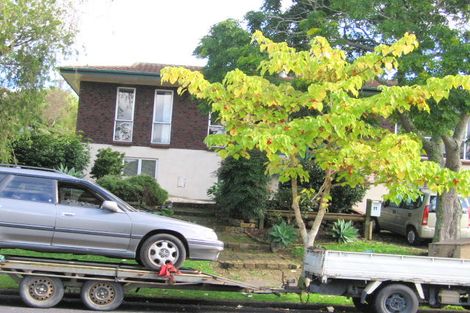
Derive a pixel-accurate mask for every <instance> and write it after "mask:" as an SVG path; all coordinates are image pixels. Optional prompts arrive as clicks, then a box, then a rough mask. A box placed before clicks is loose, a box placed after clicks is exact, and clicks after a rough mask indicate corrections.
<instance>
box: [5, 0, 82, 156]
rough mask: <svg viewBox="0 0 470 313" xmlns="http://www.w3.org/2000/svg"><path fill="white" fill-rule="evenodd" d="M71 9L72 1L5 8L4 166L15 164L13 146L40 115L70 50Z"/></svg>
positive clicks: (25, 2) (16, 2) (11, 1)
mask: <svg viewBox="0 0 470 313" xmlns="http://www.w3.org/2000/svg"><path fill="white" fill-rule="evenodd" d="M68 8H70V5H68V4H67V0H64V1H58V0H2V1H1V2H0V132H1V134H2V139H1V140H0V161H3V162H4V161H9V160H10V159H11V158H12V156H11V153H10V152H11V148H12V147H11V143H12V141H14V140H15V139H16V138H18V136H19V134H21V133H24V132H25V131H27V130H28V127H27V126H28V124H29V123H30V121H31V120H32V119H33V118H34V117H35V116H37V115H38V107H39V105H40V104H41V103H43V101H44V93H43V92H41V88H42V87H43V86H44V84H45V82H46V81H47V79H48V77H49V72H50V71H51V70H52V69H53V67H54V65H55V61H56V58H57V55H59V54H62V53H66V52H67V51H68V50H69V46H70V44H71V43H72V40H73V37H74V34H75V30H74V28H73V25H72V24H71V23H69V22H68V21H70V19H69V18H68V15H67V14H68V13H67V11H66V9H68Z"/></svg>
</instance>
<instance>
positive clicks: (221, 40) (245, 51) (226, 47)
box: [194, 19, 262, 82]
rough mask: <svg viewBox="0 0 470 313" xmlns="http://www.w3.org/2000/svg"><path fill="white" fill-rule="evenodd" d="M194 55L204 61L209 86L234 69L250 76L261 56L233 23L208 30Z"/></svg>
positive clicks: (222, 24)
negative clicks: (209, 82) (205, 61)
mask: <svg viewBox="0 0 470 313" xmlns="http://www.w3.org/2000/svg"><path fill="white" fill-rule="evenodd" d="M194 55H196V56H197V57H200V58H207V65H206V66H205V67H204V70H203V73H204V76H205V77H206V78H207V79H208V80H209V81H211V82H217V81H218V82H220V81H222V79H223V78H224V77H225V74H226V73H227V72H229V71H231V70H234V69H236V68H239V69H241V70H242V71H244V72H246V73H248V74H252V73H254V72H255V70H256V68H257V66H258V65H259V63H260V61H261V59H262V55H261V53H260V52H259V49H257V48H256V47H255V46H254V45H252V44H251V34H250V33H249V32H247V31H246V30H244V29H243V28H242V27H241V26H240V24H239V23H238V22H237V21H236V20H233V19H228V20H225V21H222V22H220V23H218V24H215V25H214V26H212V28H211V30H210V31H209V34H207V35H206V36H204V37H203V38H202V39H201V41H200V42H199V45H198V46H197V47H196V49H195V50H194Z"/></svg>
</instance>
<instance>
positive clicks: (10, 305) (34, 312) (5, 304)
mask: <svg viewBox="0 0 470 313" xmlns="http://www.w3.org/2000/svg"><path fill="white" fill-rule="evenodd" d="M39 312H44V313H89V312H92V311H89V310H86V309H85V308H84V306H83V304H82V303H81V301H80V299H79V298H78V297H74V296H72V297H70V296H67V297H65V298H64V299H63V300H62V301H61V303H60V304H59V305H58V306H56V307H54V308H51V309H34V308H29V307H26V306H25V305H24V304H23V302H22V301H21V299H20V297H19V296H17V295H13V294H8V295H0V313H39ZM113 312H115V313H140V312H158V313H174V312H189V313H206V312H207V313H209V312H210V313H228V312H240V313H258V312H260V313H261V312H262V313H281V312H283V313H286V312H288V313H316V312H327V310H326V308H322V309H311V308H310V309H295V308H286V307H284V308H271V307H269V305H264V306H263V305H257V306H245V305H236V304H232V305H217V304H215V303H212V304H210V303H205V304H195V303H164V302H160V301H148V300H142V299H140V300H137V299H132V300H131V301H125V302H124V303H123V304H122V305H121V306H120V307H119V309H118V310H115V311H113ZM334 312H335V313H340V312H355V311H354V310H352V309H343V310H342V309H338V308H336V309H335V310H334Z"/></svg>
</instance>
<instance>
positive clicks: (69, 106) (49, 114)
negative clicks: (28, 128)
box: [40, 88, 78, 133]
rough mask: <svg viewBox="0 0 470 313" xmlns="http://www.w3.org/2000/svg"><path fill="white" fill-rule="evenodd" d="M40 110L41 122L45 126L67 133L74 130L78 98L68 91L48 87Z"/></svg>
mask: <svg viewBox="0 0 470 313" xmlns="http://www.w3.org/2000/svg"><path fill="white" fill-rule="evenodd" d="M40 110H41V120H42V123H43V124H44V125H45V126H46V127H48V128H51V127H54V128H57V129H59V130H61V131H65V132H69V133H72V132H75V131H76V124H77V112H78V99H77V98H76V97H74V96H73V95H72V94H71V93H70V92H68V91H65V90H62V89H58V88H50V89H48V90H47V91H46V98H45V103H44V104H43V106H42V107H41V109H40Z"/></svg>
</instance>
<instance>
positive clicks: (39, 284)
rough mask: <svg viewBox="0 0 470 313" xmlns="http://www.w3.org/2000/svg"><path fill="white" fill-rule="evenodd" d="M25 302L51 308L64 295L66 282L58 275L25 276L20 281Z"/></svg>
mask: <svg viewBox="0 0 470 313" xmlns="http://www.w3.org/2000/svg"><path fill="white" fill-rule="evenodd" d="M20 296H21V299H22V300H23V302H24V303H25V304H26V305H28V306H30V307H33V308H51V307H53V306H55V305H56V304H58V303H59V302H60V300H62V298H63V296H64V284H63V283H62V281H61V280H60V279H59V278H56V277H42V276H25V277H23V279H22V280H21V282H20Z"/></svg>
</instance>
